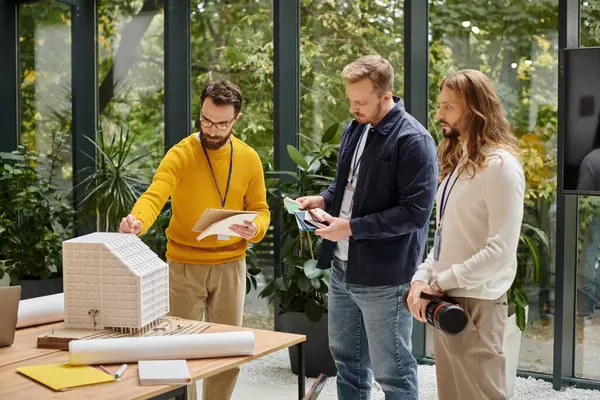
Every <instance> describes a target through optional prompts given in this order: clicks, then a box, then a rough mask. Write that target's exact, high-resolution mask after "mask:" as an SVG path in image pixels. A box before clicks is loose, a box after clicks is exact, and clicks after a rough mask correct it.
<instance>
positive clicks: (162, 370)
mask: <svg viewBox="0 0 600 400" xmlns="http://www.w3.org/2000/svg"><path fill="white" fill-rule="evenodd" d="M138 372H139V376H140V385H177V384H184V385H185V384H187V383H190V382H191V381H192V379H191V377H190V371H189V369H188V366H187V361H186V360H140V361H138Z"/></svg>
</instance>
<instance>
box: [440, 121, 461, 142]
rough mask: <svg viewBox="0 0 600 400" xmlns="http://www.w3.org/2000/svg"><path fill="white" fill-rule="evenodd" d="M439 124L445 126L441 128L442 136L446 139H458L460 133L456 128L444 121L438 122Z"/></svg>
mask: <svg viewBox="0 0 600 400" xmlns="http://www.w3.org/2000/svg"><path fill="white" fill-rule="evenodd" d="M440 124H444V125H446V126H447V128H444V127H442V134H443V135H444V137H445V138H446V139H458V138H459V137H460V131H459V130H458V129H457V128H456V127H454V126H452V125H450V124H449V123H447V122H446V121H444V120H440Z"/></svg>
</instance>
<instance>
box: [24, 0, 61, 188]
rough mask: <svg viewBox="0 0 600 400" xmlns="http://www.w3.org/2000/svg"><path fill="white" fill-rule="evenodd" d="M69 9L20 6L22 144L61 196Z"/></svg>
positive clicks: (55, 4)
mask: <svg viewBox="0 0 600 400" xmlns="http://www.w3.org/2000/svg"><path fill="white" fill-rule="evenodd" d="M70 10H71V9H70V7H69V6H67V5H65V4H60V3H58V2H53V1H47V2H40V3H34V4H25V5H22V6H20V7H19V41H20V78H21V82H20V84H21V104H20V107H21V143H22V144H24V145H25V146H26V147H27V148H28V149H30V150H34V151H36V152H39V154H40V161H41V162H42V163H43V165H44V168H41V169H40V170H44V172H48V173H49V174H51V176H52V179H53V180H54V182H56V183H57V184H59V185H60V187H61V188H62V190H63V191H64V193H65V194H66V193H68V192H69V191H70V190H71V186H72V179H71V178H72V167H71V165H72V163H71V20H70Z"/></svg>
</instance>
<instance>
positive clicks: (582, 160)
mask: <svg viewBox="0 0 600 400" xmlns="http://www.w3.org/2000/svg"><path fill="white" fill-rule="evenodd" d="M563 54H564V57H563V73H564V76H563V79H564V85H565V86H564V90H565V92H564V99H562V100H563V102H562V104H563V105H564V110H565V112H564V114H563V115H564V125H563V126H564V132H563V135H564V147H563V149H562V151H563V185H562V186H563V187H562V190H563V192H564V193H565V194H578V195H600V47H587V48H577V49H566V50H564V53H563Z"/></svg>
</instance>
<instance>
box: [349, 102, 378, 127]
mask: <svg viewBox="0 0 600 400" xmlns="http://www.w3.org/2000/svg"><path fill="white" fill-rule="evenodd" d="M382 109H383V106H382V105H381V101H380V102H379V103H378V104H377V108H375V113H374V114H373V115H372V116H371V117H370V118H367V116H366V115H364V114H354V119H356V122H358V123H359V124H361V125H366V124H373V122H378V121H377V119H378V118H379V117H380V115H381V110H382Z"/></svg>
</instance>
